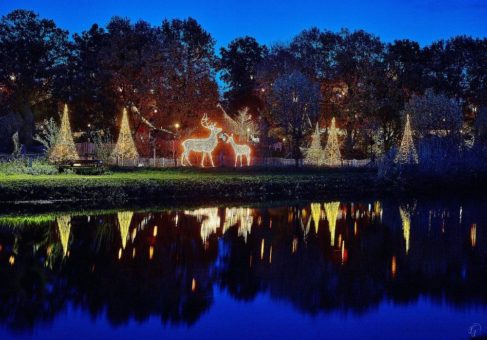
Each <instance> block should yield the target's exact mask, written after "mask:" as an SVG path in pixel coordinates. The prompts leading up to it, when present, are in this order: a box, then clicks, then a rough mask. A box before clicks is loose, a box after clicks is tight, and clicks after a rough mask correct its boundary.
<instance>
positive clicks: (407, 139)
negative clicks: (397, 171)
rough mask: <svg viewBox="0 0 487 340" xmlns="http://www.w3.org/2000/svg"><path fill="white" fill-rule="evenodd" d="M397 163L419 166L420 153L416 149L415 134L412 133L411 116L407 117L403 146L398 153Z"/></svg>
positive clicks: (395, 160)
mask: <svg viewBox="0 0 487 340" xmlns="http://www.w3.org/2000/svg"><path fill="white" fill-rule="evenodd" d="M394 162H395V163H399V164H418V162H419V160H418V153H417V152H416V148H415V147H414V142H413V134H412V132H411V124H410V122H409V115H406V124H405V126H404V134H403V136H402V140H401V145H400V146H399V150H398V152H397V155H396V158H395V159H394Z"/></svg>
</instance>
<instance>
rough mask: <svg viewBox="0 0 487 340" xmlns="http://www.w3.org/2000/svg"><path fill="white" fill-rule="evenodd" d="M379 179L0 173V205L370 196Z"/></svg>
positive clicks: (263, 173) (244, 173) (192, 172)
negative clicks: (1, 203)
mask: <svg viewBox="0 0 487 340" xmlns="http://www.w3.org/2000/svg"><path fill="white" fill-rule="evenodd" d="M375 179H376V172H375V171H373V170H367V169H298V170H297V169H294V168H283V169H264V168H262V169H255V168H246V169H232V168H216V169H195V168H183V169H154V170H150V169H114V170H112V171H111V172H110V173H107V174H103V175H77V174H55V175H27V174H22V175H5V174H1V173H0V202H2V201H3V202H26V201H29V202H30V201H44V200H48V201H85V202H86V201H89V202H92V203H93V204H96V202H120V201H122V202H128V201H139V202H143V201H146V202H149V201H150V202H157V201H168V200H175V199H176V200H180V201H184V202H186V201H193V200H200V201H205V200H208V199H212V200H217V201H218V200H220V199H221V200H228V199H240V198H244V197H247V198H249V197H254V198H255V197H261V198H262V197H268V198H269V197H276V198H281V199H282V198H295V197H303V196H309V195H312V194H313V195H318V194H323V193H326V194H329V193H344V192H354V191H357V190H358V191H371V190H373V189H374V185H375V184H374V182H375Z"/></svg>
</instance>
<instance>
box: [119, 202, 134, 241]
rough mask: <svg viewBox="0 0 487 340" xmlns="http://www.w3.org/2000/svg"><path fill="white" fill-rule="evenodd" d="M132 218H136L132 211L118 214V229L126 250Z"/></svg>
mask: <svg viewBox="0 0 487 340" xmlns="http://www.w3.org/2000/svg"><path fill="white" fill-rule="evenodd" d="M132 216H134V213H133V212H132V211H124V212H119V213H117V218H118V227H119V230H120V238H121V239H122V248H123V249H125V246H126V245H127V238H128V235H129V229H130V224H131V222H132Z"/></svg>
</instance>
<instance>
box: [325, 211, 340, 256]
mask: <svg viewBox="0 0 487 340" xmlns="http://www.w3.org/2000/svg"><path fill="white" fill-rule="evenodd" d="M324 206H325V212H326V219H327V220H328V226H329V228H330V237H331V246H332V247H333V246H334V245H335V229H336V223H337V217H338V208H340V202H329V203H325V204H324Z"/></svg>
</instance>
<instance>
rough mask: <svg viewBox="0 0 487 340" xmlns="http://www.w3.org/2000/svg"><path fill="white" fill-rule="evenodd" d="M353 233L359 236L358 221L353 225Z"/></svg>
mask: <svg viewBox="0 0 487 340" xmlns="http://www.w3.org/2000/svg"><path fill="white" fill-rule="evenodd" d="M353 233H354V235H355V236H357V234H358V224H357V221H355V223H354V224H353Z"/></svg>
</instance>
